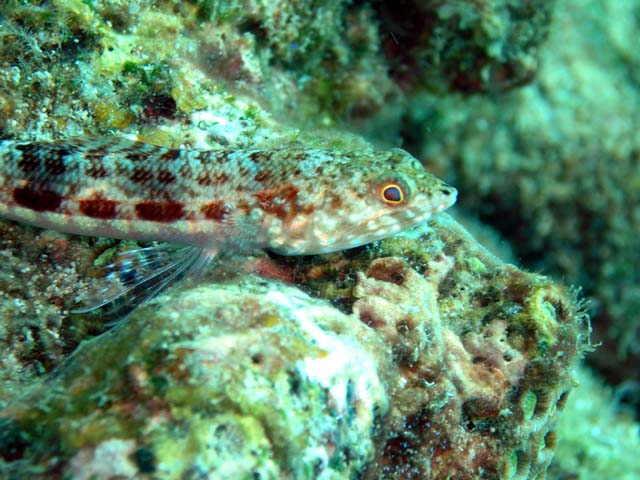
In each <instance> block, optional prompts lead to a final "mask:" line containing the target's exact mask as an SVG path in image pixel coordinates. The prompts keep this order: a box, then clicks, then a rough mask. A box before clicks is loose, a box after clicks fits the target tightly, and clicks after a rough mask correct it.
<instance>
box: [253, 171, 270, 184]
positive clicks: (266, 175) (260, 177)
mask: <svg viewBox="0 0 640 480" xmlns="http://www.w3.org/2000/svg"><path fill="white" fill-rule="evenodd" d="M272 177H273V175H272V173H271V171H269V170H260V171H259V172H258V173H256V176H255V177H253V179H254V180H255V181H256V182H260V183H263V182H268V181H269V180H270V179H271V178H272Z"/></svg>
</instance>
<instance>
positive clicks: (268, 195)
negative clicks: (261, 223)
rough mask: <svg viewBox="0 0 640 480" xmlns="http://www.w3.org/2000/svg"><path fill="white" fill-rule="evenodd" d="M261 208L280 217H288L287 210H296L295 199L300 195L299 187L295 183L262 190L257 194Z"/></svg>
mask: <svg viewBox="0 0 640 480" xmlns="http://www.w3.org/2000/svg"><path fill="white" fill-rule="evenodd" d="M255 197H256V200H257V201H258V205H259V206H260V208H261V209H262V210H263V211H264V212H266V213H269V214H272V215H275V216H277V217H278V218H280V219H284V218H286V217H287V212H288V211H291V212H292V213H294V212H295V211H296V207H295V201H296V198H297V197H298V189H297V188H296V187H294V186H293V185H285V186H283V187H280V188H272V189H269V190H261V191H259V192H257V193H256V194H255Z"/></svg>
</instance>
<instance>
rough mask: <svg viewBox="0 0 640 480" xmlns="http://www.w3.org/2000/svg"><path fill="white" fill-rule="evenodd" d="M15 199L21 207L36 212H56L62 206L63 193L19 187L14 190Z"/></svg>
mask: <svg viewBox="0 0 640 480" xmlns="http://www.w3.org/2000/svg"><path fill="white" fill-rule="evenodd" d="M13 200H14V201H15V202H16V203H17V204H18V205H20V206H21V207H25V208H29V209H31V210H34V211H36V212H54V211H56V210H57V209H58V208H59V207H60V203H61V202H62V195H60V194H59V193H57V192H52V191H49V190H32V189H31V188H28V187H19V188H16V189H15V190H14V191H13Z"/></svg>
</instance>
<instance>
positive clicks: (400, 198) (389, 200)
mask: <svg viewBox="0 0 640 480" xmlns="http://www.w3.org/2000/svg"><path fill="white" fill-rule="evenodd" d="M380 198H381V199H382V201H383V202H384V203H386V204H388V205H401V204H403V203H404V201H405V191H404V189H403V188H402V187H401V186H400V185H398V184H397V183H387V184H385V185H383V186H382V188H381V189H380Z"/></svg>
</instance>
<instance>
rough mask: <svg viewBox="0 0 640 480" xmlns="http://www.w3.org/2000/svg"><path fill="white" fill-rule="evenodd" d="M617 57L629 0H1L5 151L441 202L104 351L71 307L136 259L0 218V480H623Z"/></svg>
mask: <svg viewBox="0 0 640 480" xmlns="http://www.w3.org/2000/svg"><path fill="white" fill-rule="evenodd" d="M638 38H640V0H628V1H619V0H557V1H555V0H466V1H465V0H422V1H418V0H399V1H391V0H387V1H385V0H379V1H374V0H370V1H365V0H353V1H347V0H324V1H321V0H315V1H314V0H309V1H305V0H300V1H295V0H291V1H274V0H271V1H269V0H238V1H234V0H229V1H214V0H188V1H176V0H156V1H151V0H128V1H124V0H102V1H100V0H95V1H94V0H49V1H45V0H42V1H37V0H36V1H20V0H7V1H3V2H1V3H0V139H1V140H46V141H53V140H56V139H60V138H67V137H75V136H82V135H90V136H120V137H127V138H136V139H138V140H140V141H143V142H147V143H151V144H156V145H162V146H167V147H176V148H177V147H181V148H194V149H218V148H228V149H242V148H244V149H246V148H260V149H266V150H269V149H278V148H282V147H283V146H293V147H300V148H328V149H335V150H352V151H363V152H369V151H371V150H372V149H377V150H390V149H392V148H402V149H405V150H406V151H408V152H409V153H411V154H412V155H414V156H415V157H416V158H418V159H419V160H420V161H421V162H422V163H423V164H424V166H425V168H426V169H427V170H428V171H430V172H432V173H434V174H435V175H437V176H438V177H439V178H442V179H444V180H445V181H447V182H448V183H449V184H451V185H453V186H455V187H456V188H457V190H458V202H457V204H456V205H455V206H454V207H453V208H451V209H449V210H447V212H446V213H442V214H439V215H437V216H436V217H434V218H433V219H432V220H430V221H429V222H428V223H427V224H425V225H423V226H421V227H419V228H417V229H414V230H411V231H409V232H406V233H404V234H400V235H396V236H393V237H389V238H386V239H384V240H381V241H379V242H375V243H374V244H371V245H368V246H364V247H358V248H355V249H351V250H344V251H339V252H335V253H330V254H325V255H316V256H309V257H307V256H303V257H299V256H293V257H284V256H278V255H276V254H273V253H267V252H251V254H249V255H247V254H233V253H230V254H229V255H228V256H225V258H224V259H223V260H221V261H220V262H218V263H217V264H216V265H215V266H214V267H213V268H212V269H211V271H210V272H208V273H207V274H206V275H204V276H203V277H201V278H198V279H195V280H193V281H191V282H184V283H181V284H180V285H178V286H177V287H176V288H173V289H170V290H168V291H167V292H166V293H163V294H161V295H160V296H158V297H156V298H155V299H153V300H151V301H149V302H146V303H144V304H142V305H141V306H139V307H138V308H136V309H135V310H133V312H132V313H131V314H130V315H129V316H128V317H127V318H126V320H124V321H122V322H120V323H118V324H117V325H116V326H115V327H113V328H108V327H109V325H111V323H110V322H112V321H113V320H114V319H113V318H108V319H107V320H105V315H101V314H100V312H98V313H96V312H90V313H82V314H78V313H72V310H73V309H74V308H76V307H77V305H78V304H81V303H82V302H83V301H84V300H85V299H86V298H95V297H96V295H97V296H98V300H99V295H100V294H101V293H100V292H101V291H102V288H103V287H104V276H105V272H104V268H105V266H107V265H108V264H109V263H110V261H111V260H112V259H113V258H114V256H117V255H118V254H120V252H123V251H126V250H127V249H128V248H131V247H132V246H135V244H132V242H122V241H116V240H113V239H99V238H88V237H78V236H72V235H66V234H62V233H58V232H55V231H52V230H41V229H37V228H34V227H29V226H25V225H22V224H18V223H15V222H11V221H8V220H4V219H3V220H1V221H0V259H1V260H0V478H7V479H10V478H11V479H13V478H16V479H22V478H29V479H38V478H43V479H44V478H74V479H76V478H77V479H89V478H98V479H101V478H119V479H121V478H143V479H144V478H149V479H151V478H181V479H191V478H194V479H195V478H215V479H235V478H238V479H245V478H246V479H272V478H273V479H281V478H282V479H287V478H290V479H315V478H318V479H334V478H335V479H342V478H345V479H347V478H349V479H354V478H363V479H422V478H425V479H440V478H442V479H445V478H456V479H467V478H468V479H475V478H479V479H497V478H500V479H502V478H505V479H506V478H508V479H542V478H550V479H567V480H568V479H635V478H640V460H638V456H637V451H638V449H639V448H640V426H639V423H638V422H639V420H640V273H639V272H640V235H639V234H638V233H639V231H640V230H639V227H640V201H639V200H640V49H638ZM2 165H3V162H2V160H1V159H0V173H1V172H2ZM3 175H4V174H3ZM348 213H349V212H340V211H336V215H345V214H348Z"/></svg>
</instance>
